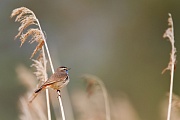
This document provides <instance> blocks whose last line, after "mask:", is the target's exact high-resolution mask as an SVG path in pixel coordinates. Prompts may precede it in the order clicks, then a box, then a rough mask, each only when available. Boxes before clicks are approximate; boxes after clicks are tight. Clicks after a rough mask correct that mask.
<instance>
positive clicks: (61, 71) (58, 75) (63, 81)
mask: <svg viewBox="0 0 180 120" xmlns="http://www.w3.org/2000/svg"><path fill="white" fill-rule="evenodd" d="M68 70H70V68H67V67H65V66H61V67H58V68H57V69H56V71H55V73H54V74H52V75H51V77H50V78H49V79H48V80H47V81H46V82H44V83H43V84H42V85H41V86H40V87H39V88H38V89H36V90H35V91H34V94H33V95H32V97H31V98H30V100H29V102H30V103H31V102H32V101H33V100H34V98H35V97H36V96H37V95H38V93H39V92H40V91H42V90H44V89H45V88H49V87H50V88H53V89H54V90H57V92H58V93H60V90H61V89H62V88H63V87H64V86H66V85H67V84H68V83H69V80H70V79H69V75H68Z"/></svg>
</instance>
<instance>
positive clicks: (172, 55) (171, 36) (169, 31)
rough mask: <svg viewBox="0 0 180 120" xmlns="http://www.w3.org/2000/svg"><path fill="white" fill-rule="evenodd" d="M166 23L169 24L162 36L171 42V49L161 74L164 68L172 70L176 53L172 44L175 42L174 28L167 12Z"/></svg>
mask: <svg viewBox="0 0 180 120" xmlns="http://www.w3.org/2000/svg"><path fill="white" fill-rule="evenodd" d="M168 25H169V28H168V29H167V30H166V32H165V33H164V35H163V37H164V38H168V40H169V41H170V43H171V46H172V50H171V53H170V60H169V63H168V66H167V67H166V68H165V69H164V70H163V71H162V74H163V73H164V72H165V71H166V70H170V71H172V65H173V66H174V65H175V64H176V54H175V53H176V48H175V46H174V43H175V40H174V28H173V20H172V16H171V14H169V18H168ZM174 68H175V67H174Z"/></svg>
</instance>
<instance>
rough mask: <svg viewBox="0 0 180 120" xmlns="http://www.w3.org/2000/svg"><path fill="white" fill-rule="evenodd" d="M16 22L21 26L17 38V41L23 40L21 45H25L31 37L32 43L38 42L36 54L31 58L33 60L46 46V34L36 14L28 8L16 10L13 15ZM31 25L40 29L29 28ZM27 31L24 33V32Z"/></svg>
mask: <svg viewBox="0 0 180 120" xmlns="http://www.w3.org/2000/svg"><path fill="white" fill-rule="evenodd" d="M15 16H16V19H15V22H20V23H21V26H20V27H19V29H18V31H19V32H18V34H17V35H16V36H15V39H16V38H18V37H20V40H21V45H20V46H22V45H23V44H24V42H25V41H26V40H27V38H28V37H30V36H31V39H30V40H29V42H30V43H34V42H37V43H38V45H37V46H36V48H35V49H34V52H33V53H32V55H31V57H30V58H32V57H33V56H34V55H35V54H36V53H37V51H38V50H40V49H42V46H43V45H44V34H43V32H42V31H41V30H40V29H39V24H38V20H37V18H36V16H35V14H34V13H33V12H32V11H31V10H29V9H28V8H25V7H20V8H17V9H14V10H13V11H12V14H11V18H12V17H15ZM30 25H36V26H37V27H38V28H29V29H28V27H29V26H30ZM26 29H27V31H26V32H25V33H23V31H25V30H26Z"/></svg>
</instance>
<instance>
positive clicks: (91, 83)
mask: <svg viewBox="0 0 180 120" xmlns="http://www.w3.org/2000/svg"><path fill="white" fill-rule="evenodd" d="M82 78H83V79H85V80H86V81H87V83H88V86H87V92H88V95H91V94H92V93H93V91H94V89H93V87H94V85H95V84H98V85H99V86H100V87H101V90H102V94H103V97H104V103H105V115H106V120H111V115H110V105H109V99H108V93H107V90H106V87H105V85H104V83H103V82H102V80H100V79H99V78H98V77H96V76H93V75H89V74H86V75H83V76H82Z"/></svg>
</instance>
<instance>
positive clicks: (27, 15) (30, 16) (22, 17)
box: [11, 7, 65, 120]
mask: <svg viewBox="0 0 180 120" xmlns="http://www.w3.org/2000/svg"><path fill="white" fill-rule="evenodd" d="M14 16H17V17H16V19H15V21H16V22H20V23H21V26H20V27H19V29H18V30H19V33H18V34H17V35H16V37H15V39H16V38H17V37H19V36H20V40H21V46H22V44H23V43H24V42H25V41H26V40H27V38H28V37H29V36H32V37H31V39H30V41H29V42H30V43H33V42H37V43H38V45H37V46H36V48H35V49H34V52H33V53H32V55H31V57H30V58H32V57H33V56H34V55H35V54H36V53H37V51H39V50H41V49H42V53H43V60H44V61H45V51H44V45H45V48H46V52H47V55H48V59H49V62H50V66H51V70H52V73H53V74H54V67H53V64H52V60H51V56H50V53H49V49H48V46H47V43H46V39H45V36H44V33H43V31H42V29H41V26H40V23H39V20H38V19H37V18H36V16H35V14H34V13H33V12H32V11H31V10H29V9H28V8H26V7H20V8H17V9H15V10H13V12H12V14H11V17H14ZM30 25H35V26H36V27H37V28H30V29H28V27H29V26H30ZM26 29H28V30H27V32H26V33H25V34H23V31H25V30H26ZM44 63H45V62H44ZM44 68H46V64H44ZM45 80H47V79H45ZM57 94H58V95H59V96H58V100H59V104H60V108H61V113H62V119H63V120H65V114H64V108H63V105H62V100H61V97H60V91H58V92H57ZM46 100H47V110H48V120H51V113H50V104H49V92H48V89H46Z"/></svg>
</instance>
